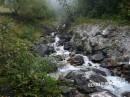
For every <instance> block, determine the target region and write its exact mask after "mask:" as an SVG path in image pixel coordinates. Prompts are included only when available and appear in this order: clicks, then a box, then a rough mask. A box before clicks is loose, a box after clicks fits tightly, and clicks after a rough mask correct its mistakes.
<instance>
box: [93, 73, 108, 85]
mask: <svg viewBox="0 0 130 97" xmlns="http://www.w3.org/2000/svg"><path fill="white" fill-rule="evenodd" d="M90 80H92V81H94V82H96V83H100V82H107V80H106V79H105V78H104V77H103V76H101V75H97V74H96V75H91V76H90Z"/></svg>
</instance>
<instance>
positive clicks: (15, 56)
mask: <svg viewBox="0 0 130 97" xmlns="http://www.w3.org/2000/svg"><path fill="white" fill-rule="evenodd" d="M11 27H12V24H11V23H8V22H4V23H2V24H0V78H1V79H0V86H4V87H5V88H7V87H6V86H9V87H10V88H11V91H12V93H13V94H15V96H16V97H43V96H44V97H58V96H59V93H60V91H59V89H58V86H57V82H56V81H55V80H54V79H52V78H50V77H49V76H47V73H49V72H52V71H54V70H55V69H56V68H55V67H54V68H53V66H52V67H51V65H52V63H51V62H48V60H47V59H45V58H42V57H40V56H38V55H36V54H33V53H32V52H31V51H29V48H30V47H31V45H32V44H31V42H30V41H28V40H26V39H21V38H19V37H17V35H15V33H13V32H12V31H14V30H12V29H11ZM5 92H6V94H3V92H2V91H1V88H0V95H5V96H7V95H8V92H7V91H5Z"/></svg>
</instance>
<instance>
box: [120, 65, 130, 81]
mask: <svg viewBox="0 0 130 97" xmlns="http://www.w3.org/2000/svg"><path fill="white" fill-rule="evenodd" d="M121 75H122V77H124V78H125V79H126V80H127V81H128V82H130V65H129V64H128V65H124V66H123V70H122V72H121Z"/></svg>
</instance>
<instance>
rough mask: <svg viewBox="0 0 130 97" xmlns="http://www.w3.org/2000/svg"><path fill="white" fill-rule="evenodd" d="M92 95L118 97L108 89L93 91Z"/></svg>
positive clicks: (92, 96) (94, 96) (91, 96)
mask: <svg viewBox="0 0 130 97" xmlns="http://www.w3.org/2000/svg"><path fill="white" fill-rule="evenodd" d="M90 97H116V96H115V95H113V94H112V93H110V92H108V91H102V92H96V93H92V94H90Z"/></svg>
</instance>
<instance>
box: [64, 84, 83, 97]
mask: <svg viewBox="0 0 130 97" xmlns="http://www.w3.org/2000/svg"><path fill="white" fill-rule="evenodd" d="M62 95H63V96H64V97H85V96H84V95H83V94H81V93H80V92H79V91H78V90H76V89H74V88H70V87H65V86H64V87H63V88H62Z"/></svg>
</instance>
